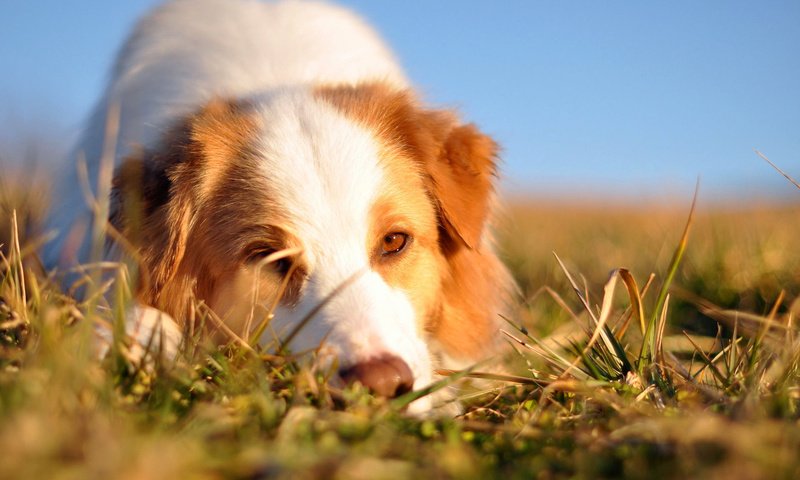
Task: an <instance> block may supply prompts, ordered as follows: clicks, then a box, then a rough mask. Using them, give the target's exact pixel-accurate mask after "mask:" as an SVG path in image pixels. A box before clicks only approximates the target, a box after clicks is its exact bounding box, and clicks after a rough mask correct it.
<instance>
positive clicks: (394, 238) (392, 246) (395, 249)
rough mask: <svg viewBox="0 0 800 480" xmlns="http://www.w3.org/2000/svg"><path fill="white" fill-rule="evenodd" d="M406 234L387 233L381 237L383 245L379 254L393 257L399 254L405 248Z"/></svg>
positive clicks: (406, 242)
mask: <svg viewBox="0 0 800 480" xmlns="http://www.w3.org/2000/svg"><path fill="white" fill-rule="evenodd" d="M408 239H409V237H408V234H407V233H402V232H393V233H389V234H387V235H386V236H384V237H383V245H382V247H381V254H383V255H393V254H395V253H400V252H401V251H403V249H404V248H406V245H407V244H408Z"/></svg>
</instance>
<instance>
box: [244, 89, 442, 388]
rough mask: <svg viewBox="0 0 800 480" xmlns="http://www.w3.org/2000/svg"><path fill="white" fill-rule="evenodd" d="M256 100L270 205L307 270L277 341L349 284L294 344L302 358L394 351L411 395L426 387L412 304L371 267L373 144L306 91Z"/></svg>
mask: <svg viewBox="0 0 800 480" xmlns="http://www.w3.org/2000/svg"><path fill="white" fill-rule="evenodd" d="M255 103H256V104H257V105H258V107H257V111H258V117H259V118H260V119H261V121H262V122H263V125H262V131H261V132H260V135H259V138H258V143H257V151H258V154H259V157H261V158H262V161H263V173H264V178H265V181H266V182H267V184H268V185H269V192H270V194H271V195H274V196H275V198H271V199H270V200H271V201H272V202H274V204H275V206H276V208H278V209H280V210H281V212H282V214H283V215H285V216H286V219H287V220H288V223H289V227H290V228H292V229H293V230H294V231H292V232H291V233H292V234H293V235H294V236H296V237H297V238H298V239H300V241H301V242H303V245H302V248H303V249H304V253H303V261H304V264H305V265H306V267H307V270H308V278H307V280H306V282H305V284H304V286H303V288H302V291H301V294H300V297H299V301H298V303H297V305H296V306H294V307H292V308H287V307H281V308H279V309H278V311H276V312H275V320H274V321H273V324H272V329H273V332H274V334H277V335H278V336H279V337H280V336H285V335H286V334H287V333H288V332H289V331H291V330H292V328H293V327H294V326H295V325H296V324H297V323H298V322H299V321H300V320H301V319H303V318H304V317H305V316H306V315H307V314H308V313H309V312H310V311H312V310H313V309H314V308H315V307H317V306H318V305H319V304H320V303H321V302H323V301H325V300H326V297H328V296H329V295H330V294H331V293H332V292H333V291H334V290H336V289H337V288H338V287H340V286H341V285H343V283H345V282H347V284H346V285H345V286H344V287H343V288H342V289H341V291H339V292H338V293H337V294H336V295H334V296H333V297H332V298H331V299H330V300H329V301H328V302H327V303H326V304H325V306H324V308H322V310H321V311H320V312H319V313H317V314H316V316H315V317H314V318H313V320H312V321H311V322H310V323H309V324H308V325H307V326H306V327H305V328H304V329H303V330H302V331H301V332H300V334H299V335H298V336H297V337H296V338H295V340H294V341H293V342H292V344H291V345H290V347H291V348H292V349H293V350H294V351H297V352H299V351H304V350H308V349H314V348H316V347H318V346H319V345H320V343H321V342H323V341H324V349H323V350H324V351H325V352H328V353H330V354H332V355H335V356H336V357H338V361H339V365H340V367H341V366H348V365H353V364H355V363H357V362H359V361H365V360H367V359H370V358H372V357H375V356H379V355H381V354H387V353H389V354H394V355H397V356H398V357H400V358H401V359H403V360H404V361H405V362H406V363H407V364H408V365H409V367H410V368H411V371H412V372H413V374H414V378H415V383H414V388H420V387H422V386H426V385H427V384H429V383H430V382H431V365H430V358H429V353H428V350H427V347H426V345H425V342H424V341H423V340H422V338H421V332H420V331H419V327H418V322H417V321H416V319H415V312H414V309H413V307H412V304H411V302H410V301H409V299H408V297H407V295H406V294H405V293H404V292H402V291H401V290H398V289H396V288H393V287H391V286H389V285H388V284H387V283H386V282H385V281H384V279H383V277H382V276H381V275H380V274H378V273H377V272H375V271H373V270H371V269H370V254H371V249H373V248H374V246H375V245H376V242H377V240H379V239H371V238H368V237H369V235H370V233H369V232H370V225H369V224H368V223H369V221H370V215H369V213H370V209H371V207H372V206H373V204H374V202H375V200H376V199H377V197H378V193H379V191H378V189H379V187H380V185H381V184H382V182H383V178H384V172H383V169H382V168H381V165H380V162H379V145H378V143H377V140H376V138H375V137H374V135H373V134H371V133H370V132H369V131H367V130H366V129H364V128H363V127H360V126H358V125H356V124H355V123H353V122H352V121H351V120H349V119H347V118H345V117H344V116H343V115H342V114H341V113H339V112H338V111H337V110H336V109H334V108H333V107H332V106H330V105H329V104H327V103H326V102H324V101H323V100H320V99H317V98H315V97H313V96H312V94H310V93H309V92H307V91H290V92H282V93H281V94H279V95H274V96H271V97H269V98H260V99H256V102H255ZM254 208H257V207H255V205H254ZM266 214H267V212H265V215H266ZM265 220H269V219H268V218H266V219H265ZM387 233H388V232H387ZM267 335H270V333H267Z"/></svg>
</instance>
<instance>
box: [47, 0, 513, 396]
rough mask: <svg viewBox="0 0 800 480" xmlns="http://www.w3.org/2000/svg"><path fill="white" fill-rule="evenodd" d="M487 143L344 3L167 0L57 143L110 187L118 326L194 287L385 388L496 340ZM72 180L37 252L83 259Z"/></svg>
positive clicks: (69, 260) (421, 380)
mask: <svg viewBox="0 0 800 480" xmlns="http://www.w3.org/2000/svg"><path fill="white" fill-rule="evenodd" d="M497 151H498V148H497V145H496V144H495V142H494V141H493V140H492V139H491V138H490V137H488V136H486V135H485V134H483V133H481V132H480V131H479V130H478V128H477V127H476V126H475V125H473V124H469V123H462V122H461V121H460V120H459V119H458V117H457V115H456V114H454V113H453V112H451V111H448V110H439V109H432V108H428V107H426V106H424V105H422V104H421V102H420V100H419V99H418V97H417V95H415V93H414V92H413V90H412V89H411V88H410V85H409V82H408V80H407V79H406V77H405V75H404V74H403V72H402V70H401V68H400V67H399V66H398V64H397V62H396V61H395V59H394V57H393V55H392V53H391V52H390V50H389V49H388V48H387V47H386V46H385V44H384V43H383V42H382V41H381V39H380V38H379V37H378V36H377V34H376V33H375V32H374V31H373V30H372V29H371V28H370V27H369V26H367V25H366V24H365V23H364V22H363V21H362V20H361V19H360V18H358V17H357V16H355V15H354V14H352V13H351V12H349V11H347V10H344V9H342V8H340V7H337V6H333V5H329V4H325V3H316V2H302V1H283V2H278V3H263V2H260V1H255V0H236V1H233V0H177V1H173V2H170V3H167V4H166V5H164V6H162V7H160V8H158V9H156V10H155V11H153V12H152V13H150V14H148V15H147V16H146V17H145V18H144V19H143V20H141V21H140V22H139V24H138V25H137V27H136V28H135V30H134V31H133V33H132V35H131V36H130V37H129V38H128V40H127V42H126V43H125V44H124V46H123V48H122V49H121V51H120V53H119V55H118V58H117V60H116V63H115V64H114V66H113V69H112V72H111V78H110V82H109V84H108V87H107V89H106V91H105V93H104V96H103V97H102V99H101V100H100V102H99V103H98V105H97V107H96V109H95V110H94V113H93V115H92V116H91V118H90V120H89V122H88V126H87V129H86V131H85V133H84V135H83V137H82V139H81V140H80V141H79V142H78V145H77V147H76V150H75V152H74V155H75V157H76V158H78V157H80V158H84V159H85V165H86V166H87V167H88V178H89V179H90V183H91V185H93V186H95V185H96V187H94V188H95V189H96V190H95V191H94V192H93V193H95V194H98V195H107V196H108V198H109V199H110V202H109V204H110V207H109V209H108V211H107V212H104V215H105V214H107V217H108V220H109V224H110V226H111V227H113V228H112V230H114V231H116V232H117V234H116V235H113V236H112V240H111V241H110V244H111V247H110V248H109V252H108V253H107V255H110V256H112V257H113V258H119V257H120V255H127V256H128V257H130V258H134V259H135V260H136V263H137V264H138V265H139V267H140V269H139V281H138V282H137V284H138V289H137V292H136V304H135V306H134V307H132V308H131V310H130V316H131V319H132V325H133V327H132V326H131V323H130V322H129V329H132V330H135V329H136V327H135V326H136V324H137V322H139V323H141V322H143V321H145V320H144V319H146V318H151V317H152V316H153V313H154V312H156V313H158V314H159V315H160V318H162V319H164V322H166V324H167V326H166V327H165V328H167V329H168V330H170V331H179V330H180V329H181V327H183V329H184V331H185V328H186V325H187V322H190V321H191V320H190V319H191V318H196V316H194V315H192V311H193V309H194V308H196V305H197V304H198V302H202V304H204V305H206V306H207V307H208V309H209V310H210V311H211V312H212V314H213V315H214V317H215V318H218V319H220V320H221V322H224V330H225V331H226V332H230V333H232V334H234V335H237V336H239V337H241V338H249V337H251V336H252V334H253V331H254V329H255V327H256V325H258V324H259V323H261V320H262V319H263V318H265V317H267V316H268V315H270V317H269V318H271V320H270V321H269V324H268V328H267V329H266V330H265V331H264V333H263V341H264V342H265V343H269V342H271V341H273V340H274V339H278V340H279V341H284V342H286V341H288V342H290V344H289V347H290V348H291V349H292V350H293V351H295V352H299V351H306V350H315V351H316V352H317V356H316V358H317V362H320V363H318V364H321V363H324V364H326V365H335V366H336V368H337V370H338V374H339V378H341V379H343V380H345V381H359V382H361V383H363V384H364V385H365V386H366V387H368V388H370V389H372V390H373V391H374V392H375V393H376V394H379V395H382V396H387V397H393V396H397V395H399V394H402V393H404V392H407V391H409V390H412V389H419V388H421V387H424V386H426V385H429V384H430V383H432V382H433V381H434V380H435V377H434V371H435V369H436V368H448V367H461V366H464V365H468V364H471V363H473V362H475V361H478V360H481V359H483V358H485V357H486V356H487V355H490V354H491V353H492V352H493V347H494V345H495V343H496V331H497V328H498V324H499V318H500V315H501V314H502V313H503V311H504V310H505V309H506V306H507V299H508V292H509V289H510V284H511V282H510V280H509V275H508V273H507V271H506V269H505V268H504V267H503V266H502V264H501V262H500V261H499V260H498V258H497V256H496V255H495V253H494V251H493V246H492V236H491V232H490V223H491V219H492V207H493V203H494V201H493V197H494V195H493V184H494V182H495V176H496V168H497V167H496V162H497ZM104 158H105V159H111V160H109V161H108V162H104V160H103V159H104ZM112 160H113V161H112ZM106 164H107V165H106ZM104 165H106V166H105V167H104ZM72 170H75V169H74V168H72ZM80 183H81V182H80V181H79V180H78V177H72V178H71V179H70V178H67V179H66V181H65V182H64V184H65V188H63V189H62V195H61V198H59V200H58V206H57V207H58V208H56V210H55V213H54V215H53V223H54V226H55V227H57V228H58V229H59V231H60V232H62V235H61V237H60V238H59V240H58V241H57V242H55V244H54V245H53V246H51V247H50V248H48V249H47V251H46V252H45V256H46V258H47V260H48V263H49V265H50V266H60V267H61V268H62V269H65V268H69V267H70V266H71V264H74V263H77V262H81V261H85V260H86V258H87V251H88V247H87V244H88V243H90V242H88V241H82V240H76V239H79V238H80V237H81V236H82V233H81V232H83V231H86V230H87V225H91V215H90V214H89V210H91V209H87V208H86V207H85V205H86V201H85V198H86V195H85V192H84V191H83V189H82V188H81V187H80ZM84 183H85V182H84ZM97 211H98V209H95V210H94V212H95V215H96V213H97ZM99 211H101V212H102V209H100V210H99ZM87 219H89V220H87ZM162 313H163V314H162ZM173 319H174V320H173ZM301 322H302V323H303V325H299V324H300V323H301ZM205 325H206V330H207V335H209V336H211V338H217V339H219V340H220V341H221V340H223V339H224V338H225V337H224V335H220V334H219V332H215V329H216V328H217V327H216V326H215V325H216V324H214V323H213V322H212V323H209V322H206V323H205ZM299 326H301V327H302V328H298V327H299ZM429 408H430V401H429V400H426V399H422V400H419V401H417V402H415V403H414V404H412V405H411V410H412V411H425V410H427V409H429Z"/></svg>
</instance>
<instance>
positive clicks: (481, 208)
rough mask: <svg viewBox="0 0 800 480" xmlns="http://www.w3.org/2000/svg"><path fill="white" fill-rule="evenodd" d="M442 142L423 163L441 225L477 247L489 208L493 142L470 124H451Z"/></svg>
mask: <svg viewBox="0 0 800 480" xmlns="http://www.w3.org/2000/svg"><path fill="white" fill-rule="evenodd" d="M451 122H453V120H451ZM442 142H443V143H442V145H441V147H440V150H439V152H438V155H434V156H432V157H429V158H427V159H426V161H425V165H424V167H423V168H424V169H425V172H426V173H427V175H428V177H429V178H430V188H431V192H432V194H433V197H434V200H435V202H436V203H437V205H438V206H439V211H440V214H441V217H442V226H443V227H444V230H445V232H446V233H447V234H448V235H449V237H450V238H451V239H452V240H454V241H456V242H457V243H463V244H464V245H466V246H467V247H469V248H478V247H479V246H480V245H481V238H482V236H483V231H484V226H485V224H486V222H487V219H488V217H489V211H490V209H491V202H492V194H493V186H492V185H493V181H494V177H495V174H496V168H497V167H496V158H497V150H498V148H497V144H495V142H494V141H493V140H492V139H491V138H489V137H488V136H487V135H484V134H483V133H481V132H480V131H479V130H478V128H477V127H476V126H475V125H472V124H468V125H457V126H451V128H448V129H447V130H446V131H445V136H444V138H443V139H442Z"/></svg>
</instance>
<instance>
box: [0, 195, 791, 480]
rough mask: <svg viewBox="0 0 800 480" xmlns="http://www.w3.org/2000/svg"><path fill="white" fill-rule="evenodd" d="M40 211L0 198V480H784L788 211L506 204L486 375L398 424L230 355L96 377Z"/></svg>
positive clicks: (472, 376)
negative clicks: (455, 400) (509, 278)
mask: <svg viewBox="0 0 800 480" xmlns="http://www.w3.org/2000/svg"><path fill="white" fill-rule="evenodd" d="M21 192H25V193H21ZM31 192H33V193H31ZM39 198H40V195H38V194H37V193H35V190H34V191H31V190H30V189H27V188H22V189H20V190H16V191H12V190H9V187H8V186H6V187H4V189H3V190H2V191H1V192H0V208H2V213H1V214H0V215H2V216H1V217H0V225H2V227H0V233H2V235H3V237H2V239H1V240H0V241H1V242H2V243H3V244H4V248H3V251H4V253H5V260H4V262H3V266H2V268H0V271H1V272H2V273H1V275H2V277H1V278H0V297H2V301H0V451H2V455H0V478H20V479H22V478H65V479H67V478H75V479H86V478H130V479H139V478H142V479H145V478H146V479H158V478H170V479H172V478H346V479H358V478H370V479H374V478H412V477H416V478H497V477H502V478H542V479H548V478H675V477H684V478H687V477H688V478H726V479H733V478H736V479H739V478H800V454H799V453H798V452H800V335H798V333H800V332H798V327H797V319H798V314H799V313H800V248H798V239H800V201H795V202H786V203H774V202H773V203H764V204H756V205H747V206H745V205H713V204H707V203H704V201H703V199H702V197H701V198H700V200H699V202H698V205H697V207H696V209H695V211H694V213H693V216H692V217H691V220H689V219H690V210H691V203H692V202H691V200H692V199H690V198H689V199H679V200H678V201H675V202H673V203H671V204H637V202H636V201H634V200H631V201H630V202H627V203H623V202H616V203H605V204H604V203H602V202H588V201H585V202H581V201H576V202H565V201H553V200H546V199H543V200H538V201H533V200H517V201H513V202H511V204H510V205H509V207H508V208H507V211H506V212H505V214H504V215H503V216H502V218H501V222H500V225H499V226H498V237H499V238H498V240H499V244H500V250H501V251H502V252H503V256H504V258H505V259H506V262H507V264H508V265H509V266H510V268H511V269H512V271H513V273H514V275H515V277H516V278H517V280H518V283H519V286H520V307H519V309H518V311H517V312H515V315H514V316H513V318H510V319H508V322H507V324H506V325H505V327H504V329H503V330H504V332H505V333H503V335H504V337H505V338H507V340H508V349H507V354H506V357H505V358H504V359H503V363H504V365H505V367H504V368H503V369H502V370H501V371H498V370H497V369H496V368H493V369H492V372H494V373H492V374H491V375H489V377H491V378H489V379H485V378H483V379H482V378H476V377H481V374H480V373H481V372H482V371H483V370H482V366H477V367H476V368H475V369H474V370H472V371H470V372H467V373H466V379H465V380H471V383H472V385H471V386H466V385H462V384H461V383H459V384H448V385H446V386H445V388H458V389H459V391H460V392H461V396H462V397H463V402H464V404H465V405H466V408H465V411H464V413H463V414H462V415H460V416H458V417H457V418H447V417H445V418H437V417H432V418H428V419H413V418H408V417H406V416H404V415H403V414H402V404H403V402H404V401H407V400H409V399H408V398H401V399H398V400H395V401H393V402H386V401H382V400H377V399H374V398H372V397H371V396H370V395H368V394H367V393H366V392H364V391H363V390H362V389H360V388H359V387H350V388H347V389H345V390H339V389H337V388H335V387H334V386H331V385H328V384H327V382H326V381H325V379H324V378H321V377H320V376H318V375H315V374H313V373H311V372H310V371H309V369H308V368H307V364H306V363H305V362H304V361H303V360H302V359H301V360H299V361H296V360H295V359H294V358H288V357H275V356H269V355H265V354H261V353H259V352H258V351H251V350H248V349H244V348H241V347H236V346H228V347H226V348H212V347H205V346H204V347H200V348H197V349H193V350H192V351H187V352H185V354H184V355H183V356H182V358H181V359H180V360H179V361H178V362H177V363H175V364H172V363H168V362H160V361H137V360H135V359H133V358H132V356H131V355H130V352H129V351H128V350H127V349H126V348H125V345H124V343H123V344H120V345H119V346H118V347H117V348H115V349H113V350H112V353H111V354H110V355H109V356H108V357H107V358H106V359H105V360H104V361H102V362H99V361H97V360H96V359H95V354H94V353H93V349H92V322H93V321H109V322H112V323H113V322H114V321H115V319H116V320H118V317H119V311H120V309H119V308H116V307H118V305H112V306H111V309H109V310H103V309H100V308H95V307H94V305H95V303H96V302H92V301H89V302H86V303H84V304H75V303H74V302H73V301H71V300H69V299H68V298H67V297H65V296H64V295H62V294H61V292H59V291H58V290H57V289H56V288H55V287H53V286H52V285H50V284H49V282H48V280H47V277H46V276H45V275H42V274H41V273H37V269H36V264H35V259H34V258H33V256H32V251H33V250H34V249H35V246H36V239H35V238H25V235H24V230H25V228H24V227H25V225H27V224H29V223H33V222H35V221H36V218H37V214H36V211H37V206H38V204H39V201H38V199H39ZM798 199H800V192H799V193H798ZM13 209H16V216H14V215H12V213H11V212H12V210H13ZM687 223H689V228H688V229H686V228H685V227H686V226H687ZM15 225H16V226H15ZM554 253H555V254H556V255H557V257H556V255H554ZM23 257H24V258H23ZM23 260H24V261H23ZM562 264H563V266H562ZM119 291H120V292H121V294H122V295H123V296H124V293H125V292H124V288H119ZM442 373H447V372H442ZM464 375H465V374H459V375H456V377H461V376H464ZM442 378H443V382H444V383H447V382H452V381H454V378H455V377H449V378H448V377H446V376H443V377H442ZM463 381H464V380H462V382H463Z"/></svg>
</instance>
